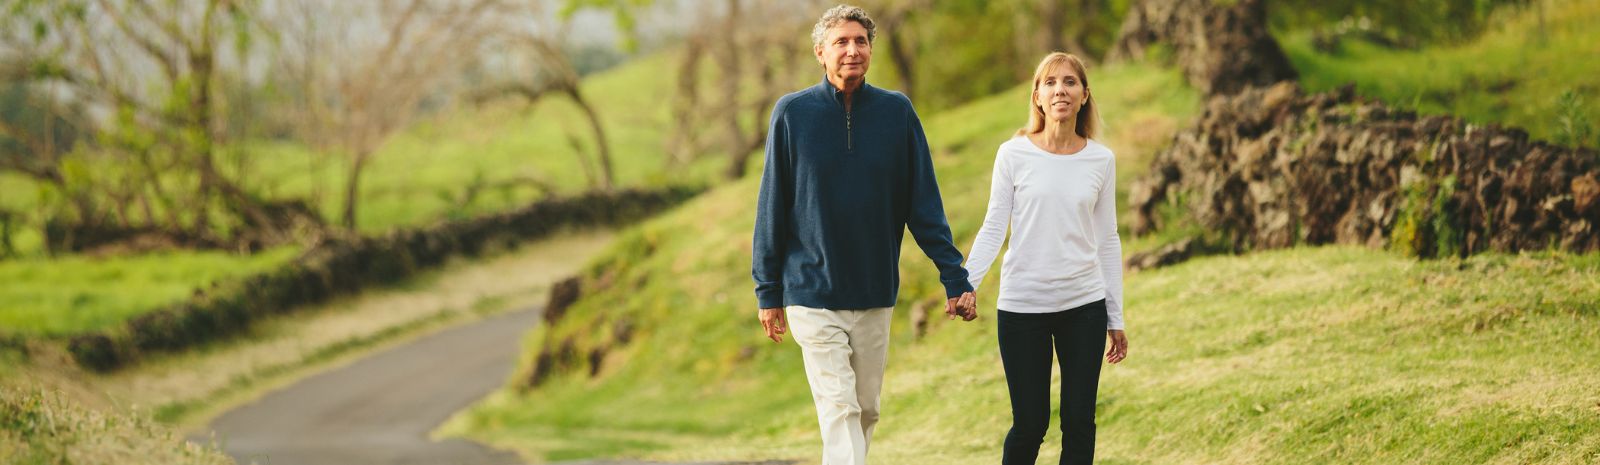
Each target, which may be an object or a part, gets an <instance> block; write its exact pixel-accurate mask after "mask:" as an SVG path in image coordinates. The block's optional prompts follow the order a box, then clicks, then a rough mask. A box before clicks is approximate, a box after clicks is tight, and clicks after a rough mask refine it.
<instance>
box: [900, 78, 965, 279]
mask: <svg viewBox="0 0 1600 465" xmlns="http://www.w3.org/2000/svg"><path fill="white" fill-rule="evenodd" d="M902 98H904V97H902ZM906 112H907V113H908V117H909V118H910V119H911V121H910V122H909V123H908V124H910V126H911V130H910V131H909V132H910V134H908V136H909V137H911V141H910V147H911V153H910V157H911V160H910V161H911V163H910V165H911V173H910V181H911V182H910V184H911V185H910V189H911V201H910V203H911V205H910V212H909V213H910V215H909V217H908V218H907V219H906V227H907V228H908V229H910V230H911V236H912V237H914V238H916V240H917V245H918V246H919V247H922V253H923V254H926V255H927V256H928V258H929V259H930V260H933V263H934V265H936V266H938V267H939V282H940V283H942V284H944V292H945V297H947V298H954V297H957V296H960V295H961V294H962V293H965V292H970V291H972V285H971V284H969V283H968V282H967V270H966V269H965V268H962V267H961V251H960V250H958V249H956V245H955V240H954V239H951V236H950V223H949V222H947V221H946V220H945V216H944V201H943V200H942V199H940V197H939V182H938V180H937V179H936V178H935V177H934V173H933V156H932V155H930V154H929V152H928V138H927V136H926V135H924V134H923V132H922V121H920V120H918V119H917V113H916V111H915V110H913V109H911V102H910V101H909V100H907V101H906Z"/></svg>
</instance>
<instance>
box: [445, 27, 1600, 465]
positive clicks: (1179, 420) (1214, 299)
mask: <svg viewBox="0 0 1600 465" xmlns="http://www.w3.org/2000/svg"><path fill="white" fill-rule="evenodd" d="M1564 5H1565V4H1564ZM1589 5H1590V4H1588V3H1583V4H1572V5H1570V6H1564V7H1563V8H1567V9H1571V10H1572V11H1565V10H1555V11H1554V12H1553V13H1552V15H1551V18H1550V19H1551V21H1552V23H1553V24H1554V25H1553V26H1552V27H1553V28H1556V30H1565V31H1575V32H1573V34H1591V32H1586V31H1587V30H1588V29H1591V28H1587V27H1585V26H1581V25H1584V24H1588V23H1586V22H1584V20H1583V18H1587V17H1589V16H1585V15H1584V14H1585V13H1584V12H1587V11H1590V9H1589V8H1590V7H1589ZM1563 13H1570V14H1563ZM1590 22H1592V21H1590ZM1534 24H1536V23H1534V22H1532V21H1530V20H1527V19H1526V18H1522V17H1519V18H1517V20H1516V21H1510V22H1507V23H1506V24H1505V25H1504V26H1502V28H1501V30H1498V31H1497V32H1491V33H1489V34H1487V35H1485V36H1484V37H1483V38H1482V39H1480V40H1479V41H1476V42H1474V43H1471V44H1466V45H1463V46H1459V47H1456V48H1452V49H1448V50H1424V51H1418V52H1397V51H1383V50H1370V49H1359V48H1357V49H1356V51H1357V52H1358V53H1365V54H1367V55H1358V54H1351V55H1345V56H1343V57H1340V56H1331V55H1321V54H1319V53H1320V52H1314V51H1311V50H1310V49H1309V47H1308V46H1304V45H1295V44H1294V43H1293V42H1291V43H1290V45H1289V48H1290V50H1291V54H1292V56H1295V59H1296V63H1297V66H1300V67H1301V70H1302V72H1303V73H1304V74H1305V77H1304V79H1305V82H1306V83H1307V86H1308V87H1310V88H1312V89H1313V90H1315V89H1320V88H1325V87H1328V86H1331V85H1334V84H1329V83H1337V82H1341V81H1343V80H1354V81H1355V82H1357V83H1359V85H1363V86H1366V85H1372V86H1373V87H1371V89H1385V88H1386V87H1383V86H1386V85H1394V86H1395V87H1394V89H1395V90H1392V91H1379V90H1369V87H1362V92H1363V93H1368V94H1369V95H1373V94H1376V95H1375V96H1376V97H1379V98H1382V99H1385V100H1391V99H1396V98H1397V97H1395V96H1400V97H1398V98H1402V99H1400V100H1398V102H1399V103H1404V102H1405V101H1407V100H1405V99H1411V98H1412V96H1414V95H1419V94H1424V93H1427V92H1444V91H1445V90H1444V89H1455V90H1453V91H1452V92H1456V93H1458V94H1460V95H1472V96H1474V97H1473V98H1480V97H1481V98H1488V99H1494V98H1499V97H1498V96H1497V95H1493V94H1491V91H1492V90H1493V89H1490V88H1487V87H1465V88H1463V87H1460V86H1459V85H1458V83H1459V82H1462V81H1460V79H1464V75H1465V74H1467V73H1474V72H1487V71H1483V70H1494V72H1497V73H1505V74H1515V73H1517V68H1516V67H1514V66H1507V67H1504V68H1505V69H1503V70H1502V69H1500V68H1498V67H1495V66H1492V65H1485V66H1484V67H1482V68H1479V67H1465V66H1461V67H1451V66H1432V67H1429V69H1428V70H1422V69H1421V68H1422V67H1417V69H1416V70H1410V68H1411V67H1409V66H1400V65H1401V64H1408V63H1409V64H1414V62H1415V61H1416V60H1418V58H1417V57H1418V56H1428V57H1438V58H1437V59H1439V60H1450V61H1449V62H1450V63H1471V62H1474V60H1491V59H1493V58H1494V57H1497V56H1502V55H1499V54H1507V53H1511V52H1508V51H1505V50H1504V49H1502V48H1500V45H1498V44H1497V43H1496V42H1497V41H1505V40H1506V39H1505V38H1506V37H1510V36H1516V35H1518V34H1527V33H1529V32H1530V30H1529V28H1530V27H1533V25H1534ZM1552 37H1565V38H1561V39H1559V40H1562V41H1565V42H1562V44H1564V45H1557V46H1555V47H1554V49H1555V50H1568V51H1571V50H1578V49H1582V48H1583V47H1591V46H1592V44H1594V43H1597V42H1595V41H1587V42H1585V41H1581V40H1579V41H1577V42H1571V40H1572V39H1571V37H1573V36H1558V35H1555V34H1552ZM1552 40H1557V39H1552ZM1519 43H1521V42H1519ZM1297 47H1298V48H1297ZM1346 53H1352V52H1346ZM1408 53H1410V54H1412V55H1407V54H1408ZM1527 54H1528V55H1531V56H1533V57H1534V58H1527V59H1528V60H1546V59H1549V60H1554V59H1555V57H1558V55H1546V54H1544V52H1542V51H1536V50H1529V51H1527ZM1380 55H1381V56H1380ZM1580 56H1581V55H1580ZM1363 57H1365V58H1368V59H1372V60H1389V63H1390V64H1391V65H1392V66H1389V67H1385V66H1382V65H1374V66H1340V65H1339V63H1341V61H1340V60H1349V61H1350V62H1359V61H1361V60H1363ZM1566 58H1572V56H1567V57H1566ZM1308 63H1310V64H1308ZM1317 63H1322V64H1323V65H1322V66H1317V65H1316V64H1317ZM1551 63H1552V64H1551V66H1557V62H1553V61H1552V62H1551ZM1559 66H1562V67H1564V68H1563V71H1562V72H1561V74H1557V76H1562V77H1560V78H1559V79H1566V80H1565V81H1557V80H1549V81H1545V80H1543V79H1544V78H1543V77H1535V76H1531V75H1530V76H1526V78H1527V81H1526V82H1532V83H1539V82H1543V84H1538V85H1535V84H1526V85H1525V87H1521V88H1525V89H1546V90H1539V91H1537V92H1535V94H1534V95H1535V97H1529V98H1534V99H1537V98H1543V96H1549V91H1548V89H1550V88H1552V84H1550V83H1554V82H1560V83H1564V84H1568V85H1571V86H1576V87H1578V88H1580V89H1596V88H1600V87H1594V86H1593V83H1596V82H1600V80H1597V79H1600V78H1595V77H1594V76H1595V73H1594V71H1597V69H1596V68H1595V66H1596V65H1595V64H1593V63H1592V62H1586V61H1572V60H1568V61H1565V62H1559ZM1428 71H1432V72H1434V73H1436V74H1440V75H1442V76H1438V77H1437V78H1436V79H1435V78H1433V77H1430V78H1428V79H1411V80H1407V79H1406V78H1405V76H1407V75H1413V74H1414V75H1418V76H1422V75H1428ZM1091 73H1092V74H1091V77H1090V80H1091V82H1092V85H1093V86H1094V87H1095V88H1096V89H1097V92H1096V95H1097V97H1098V98H1101V99H1103V100H1102V101H1101V103H1102V104H1103V105H1104V109H1103V114H1104V115H1105V117H1106V119H1107V120H1108V123H1109V124H1108V126H1109V127H1110V132H1109V133H1108V134H1107V135H1106V136H1105V137H1103V140H1104V141H1105V142H1106V143H1107V145H1109V146H1110V147H1112V148H1113V149H1114V150H1116V151H1117V152H1118V157H1119V163H1118V169H1119V173H1118V178H1119V187H1120V188H1123V189H1126V187H1127V185H1128V183H1127V180H1128V179H1130V178H1132V177H1134V176H1136V175H1137V174H1138V173H1140V172H1142V171H1143V170H1144V169H1145V165H1146V163H1147V161H1148V157H1149V156H1150V155H1151V154H1152V153H1153V152H1154V150H1156V149H1157V148H1158V147H1159V146H1161V145H1162V144H1164V143H1165V142H1166V141H1167V140H1168V138H1169V137H1170V135H1171V134H1172V133H1173V132H1174V131H1175V130H1176V129H1177V128H1179V127H1181V126H1182V125H1184V124H1186V123H1187V120H1188V118H1189V117H1190V116H1191V115H1193V114H1194V112H1195V111H1196V109H1197V107H1198V97H1197V96H1196V95H1194V93H1193V91H1191V90H1188V88H1187V87H1186V86H1184V85H1182V84H1181V82H1180V80H1179V78H1178V77H1177V76H1176V75H1175V74H1173V73H1171V72H1166V71H1161V70H1159V69H1156V68H1151V67H1147V66H1142V65H1115V66H1111V67H1106V68H1100V69H1095V70H1091ZM1585 73H1586V74H1585ZM1377 82H1382V83H1384V84H1383V85H1374V84H1370V83H1377ZM1384 92H1389V93H1387V94H1386V93H1384ZM1584 92H1591V93H1592V92H1593V91H1592V90H1588V91H1584ZM1026 93H1027V91H1026V88H1020V89H1016V90H1013V91H1009V92H1007V93H1005V94H1002V95H998V96H995V97H993V98H989V99H985V100H981V101H978V102H974V103H971V104H968V105H965V106H962V107H959V108H956V109H953V110H950V111H947V112H943V113H940V114H937V115H923V116H924V123H925V125H926V127H927V129H928V130H927V132H928V134H929V137H930V142H931V144H932V146H933V148H934V161H935V164H936V166H937V170H938V174H939V180H940V187H941V189H942V191H943V195H944V198H945V206H946V210H947V212H948V214H949V216H950V218H951V221H952V228H953V232H954V233H955V235H956V238H957V242H958V246H960V247H962V248H963V250H965V248H966V247H967V246H968V245H969V243H970V241H971V238H972V236H973V235H974V234H975V233H976V230H977V228H978V225H979V223H980V221H981V218H982V212H983V208H984V206H985V203H986V201H987V190H986V189H987V183H988V179H989V178H988V174H989V167H990V164H991V163H992V160H993V158H992V157H993V153H994V147H995V146H997V145H998V144H999V143H1000V142H1002V141H1004V140H1005V139H1006V138H1007V137H1009V135H1010V133H1011V131H1012V130H1014V129H1015V128H1016V127H1017V126H1019V125H1021V124H1022V122H1023V121H1024V116H1023V108H1024V107H1023V105H1024V103H1023V102H1025V101H1026ZM1485 95H1487V96H1485ZM1395 102H1396V101H1395V100H1391V103H1395ZM1541 105H1543V104H1541ZM1432 111H1450V112H1454V113H1458V114H1461V115H1462V116H1465V117H1468V118H1472V119H1475V120H1478V121H1499V122H1508V123H1511V124H1528V125H1533V126H1534V127H1535V128H1538V127H1544V128H1546V129H1534V134H1535V135H1536V136H1545V137H1548V136H1549V134H1550V133H1549V132H1548V128H1549V127H1550V126H1548V125H1547V124H1545V123H1542V122H1539V121H1535V120H1528V119H1516V118H1510V117H1508V116H1507V115H1506V114H1504V113H1503V112H1498V111H1496V110H1495V109H1494V107H1493V106H1475V105H1463V106H1460V107H1441V108H1438V109H1434V110H1432ZM1541 124H1544V126H1539V125H1541ZM1541 131H1543V132H1541ZM756 189H757V182H756V180H755V179H752V178H746V179H745V180H744V181H742V182H740V183H738V184H735V185H731V186H725V187H723V188H721V189H718V190H716V191H713V192H711V193H710V194H707V195H705V196H703V197H702V198H701V199H698V200H697V201H695V202H692V203H690V204H688V205H686V206H684V207H681V208H679V209H678V210H677V211H675V212H674V213H672V214H671V215H669V216H666V217H663V218H660V219H657V220H655V221H652V222H649V223H647V224H644V225H641V226H640V227H637V228H634V229H633V230H632V231H631V232H629V233H626V234H625V235H624V236H623V237H622V238H621V239H620V240H619V245H618V246H616V247H615V249H614V250H612V251H611V252H610V254H609V256H608V257H607V258H605V259H603V260H601V261H599V262H598V263H597V264H596V265H594V266H593V267H592V268H591V271H590V272H589V273H588V275H587V280H588V283H589V287H590V289H589V292H590V295H589V296H588V297H586V298H584V299H583V300H580V301H579V303H577V304H576V305H575V306H574V307H573V308H572V309H571V310H569V312H568V314H567V315H566V316H565V317H564V318H563V319H562V320H561V321H560V322H559V323H558V324H556V325H554V326H552V327H549V328H540V329H538V330H536V331H535V332H534V333H533V334H532V335H531V336H530V338H529V343H528V345H529V348H528V352H529V354H530V359H531V354H533V353H536V352H537V351H538V350H539V349H540V348H541V347H572V348H573V351H574V352H575V353H577V354H588V353H591V351H592V350H595V349H599V350H600V351H602V353H604V356H603V358H602V359H601V361H600V362H599V363H598V365H597V366H595V365H592V364H591V363H590V362H589V361H588V359H587V358H585V357H577V360H575V361H574V362H573V363H570V364H569V365H568V366H566V367H565V369H566V372H565V374H563V375H560V376H557V377H555V378H553V379H552V380H550V381H548V382H546V384H544V385H542V386H540V387H539V388H537V389H536V390H533V391H532V392H526V393H524V392H520V391H521V389H522V388H521V387H520V386H513V387H510V388H508V389H506V390H504V391H503V392H500V393H497V394H496V395H494V396H492V397H491V398H490V399H488V400H486V401H485V402H483V403H481V404H480V405H478V406H476V407H474V408H473V409H472V410H470V411H468V412H467V413H465V414H463V415H460V416H458V417H457V418H456V419H455V420H453V421H452V422H451V423H450V424H448V425H447V427H446V428H445V429H444V432H445V433H446V434H462V435H467V436H470V437H473V438H476V439H480V440H484V441H488V442H491V443H494V444H498V445H500V446H503V447H509V448H514V449H517V450H520V451H523V452H524V454H525V455H528V456H530V457H539V458H545V459H550V460H562V459H571V458H580V457H592V456H647V457H652V458H658V459H712V460H715V459H731V460H756V459H768V458H797V459H802V460H814V457H815V456H816V452H817V449H818V448H819V447H820V441H819V440H818V438H817V433H816V420H815V416H814V413H813V410H812V407H811V403H810V395H809V392H808V390H807V388H806V383H805V379H804V374H803V371H802V369H801V361H800V355H799V350H798V349H797V348H796V347H794V346H793V345H792V344H793V343H792V342H786V343H785V344H784V345H782V346H774V345H773V344H772V343H771V342H770V341H766V340H765V339H764V338H763V337H762V336H761V333H760V330H759V329H760V328H759V325H758V324H757V322H756V319H755V312H754V301H753V299H752V294H751V288H752V286H753V284H752V282H751V281H750V278H749V271H748V270H749V253H750V251H749V231H750V229H751V224H752V219H753V209H754V199H755V192H756ZM1122 200H1125V197H1124V196H1120V195H1119V201H1122ZM1163 240H1165V239H1163V238H1162V237H1147V238H1128V239H1125V243H1124V245H1125V251H1128V252H1131V251H1137V250H1142V249H1145V248H1148V247H1151V246H1154V245H1157V244H1159V243H1161V241H1163ZM902 254H903V256H904V257H906V258H905V260H904V261H903V262H902V265H901V272H902V278H903V279H902V281H903V283H904V285H903V286H902V289H901V294H900V296H901V297H900V302H898V305H897V316H896V319H895V323H894V325H895V326H894V329H893V334H894V336H893V340H892V344H891V349H890V362H889V366H890V368H889V373H888V378H887V380H886V381H885V405H884V420H883V423H881V424H880V428H879V430H878V435H877V437H876V440H875V443H874V447H873V456H874V462H875V463H889V464H899V463H904V464H911V463H917V464H921V463H983V462H995V461H998V459H999V444H1000V441H1001V439H1002V438H1003V436H1004V434H1005V428H1006V427H1007V426H1008V422H1009V411H1008V410H1007V409H1008V407H1007V405H1008V404H1007V399H1006V394H1005V387H1004V378H1003V373H1002V372H1001V369H1000V366H999V359H998V350H997V348H996V347H995V340H994V328H993V321H994V320H993V319H992V316H993V311H994V306H993V305H994V299H995V292H996V289H997V288H996V286H995V280H989V281H988V282H987V283H986V284H985V288H984V289H981V290H980V308H981V309H982V311H983V312H984V314H985V318H984V319H982V320H979V321H978V322H976V323H960V322H947V321H944V320H940V319H934V320H933V321H931V322H930V323H929V325H928V326H929V327H928V333H927V335H926V336H925V337H922V338H917V337H916V336H915V335H914V333H915V331H914V329H913V328H912V325H911V322H910V318H909V317H908V316H909V315H910V314H912V313H915V309H917V308H934V310H933V311H932V312H933V313H934V314H935V316H936V315H937V307H936V305H937V304H938V303H939V300H940V299H941V297H942V295H941V294H940V290H939V288H938V283H937V280H936V276H935V273H934V270H933V267H932V266H931V265H930V264H929V263H928V262H927V261H926V259H925V258H923V257H922V255H921V253H920V251H918V250H916V248H915V246H914V245H909V244H908V245H907V247H906V248H905V250H903V251H902ZM1126 286H1127V296H1128V297H1127V299H1128V302H1129V308H1128V310H1127V311H1128V321H1129V328H1130V338H1131V346H1132V347H1131V353H1132V358H1130V359H1129V361H1128V362H1125V364H1123V365H1121V366H1115V367H1110V368H1108V369H1107V370H1106V371H1105V375H1104V377H1103V379H1102V397H1101V400H1100V418H1099V420H1100V437H1101V438H1102V439H1101V443H1100V449H1099V450H1100V454H1099V455H1100V457H1102V459H1103V462H1104V463H1113V464H1116V463H1149V464H1170V463H1197V464H1198V463H1207V464H1210V463H1283V464H1298V463H1373V464H1376V463H1396V462H1399V463H1565V464H1580V463H1594V462H1596V461H1600V396H1597V394H1596V393H1595V392H1594V391H1593V389H1592V386H1595V385H1597V383H1600V359H1596V358H1595V357H1593V354H1594V353H1596V352H1597V349H1600V337H1597V336H1600V310H1597V306H1600V255H1597V254H1589V255H1583V256H1573V255H1564V254H1552V253H1536V254H1524V255H1483V256H1477V257H1473V258H1470V259H1467V260H1464V261H1455V260H1443V261H1428V262H1417V261H1414V260H1411V259H1408V258H1406V257H1404V256H1401V255H1399V254H1397V253H1390V252H1386V251H1381V250H1369V249H1360V248H1345V247H1329V248H1316V249H1308V248H1301V249H1290V250H1281V251H1272V252H1264V253H1258V254H1252V255H1247V256H1238V257H1213V258H1206V259H1200V260H1196V261H1193V262H1190V263H1187V264H1184V265H1181V266H1177V267H1173V268H1170V269H1162V270H1155V271H1149V272H1144V273H1139V274H1134V275H1131V276H1129V277H1128V278H1127V280H1126ZM624 340H626V341H627V342H625V343H624V342H623V341H624ZM520 378H522V377H520V376H519V380H518V381H514V382H520ZM1053 443H1059V432H1057V433H1052V435H1051V436H1049V437H1047V438H1046V439H1045V444H1053ZM1043 455H1044V457H1045V460H1047V461H1048V460H1054V457H1055V452H1054V451H1052V450H1049V448H1048V447H1047V448H1046V450H1045V453H1044V454H1043Z"/></svg>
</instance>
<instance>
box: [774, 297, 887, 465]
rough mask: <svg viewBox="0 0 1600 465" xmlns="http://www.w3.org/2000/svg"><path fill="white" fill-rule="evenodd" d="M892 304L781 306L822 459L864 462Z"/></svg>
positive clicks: (825, 462)
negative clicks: (813, 410) (813, 412)
mask: <svg viewBox="0 0 1600 465" xmlns="http://www.w3.org/2000/svg"><path fill="white" fill-rule="evenodd" d="M893 310H894V309H893V308H892V307H884V308H874V309H867V310H824V309H817V308H810V307H803V306H799V305H791V306H789V307H787V308H786V314H787V316H788V319H789V329H790V330H791V331H792V332H793V334H794V340H795V342H796V343H799V344H800V349H801V353H802V354H804V357H805V364H806V380H807V381H808V382H810V384H811V398H812V400H814V401H815V402H816V404H817V424H818V425H819V426H821V427H822V465H865V464H866V463H867V443H868V442H871V441H872V430H873V428H874V427H875V426H877V424H878V393H879V391H881V390H882V388H883V369H884V367H885V365H886V364H887V363H888V358H889V316H890V315H891V312H892V311H893Z"/></svg>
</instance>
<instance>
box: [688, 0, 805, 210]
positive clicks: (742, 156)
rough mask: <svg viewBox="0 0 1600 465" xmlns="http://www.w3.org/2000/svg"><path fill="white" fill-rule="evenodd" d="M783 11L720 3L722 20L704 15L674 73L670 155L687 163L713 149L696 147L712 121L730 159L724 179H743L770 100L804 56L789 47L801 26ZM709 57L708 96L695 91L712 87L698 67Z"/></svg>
mask: <svg viewBox="0 0 1600 465" xmlns="http://www.w3.org/2000/svg"><path fill="white" fill-rule="evenodd" d="M783 8H784V7H783V4H782V3H781V2H777V1H773V0H725V3H724V9H723V11H722V12H721V13H722V14H721V15H707V16H703V17H702V19H701V21H702V24H701V25H699V26H697V27H694V28H693V30H694V32H692V33H691V35H690V37H689V38H688V43H689V46H688V47H687V49H686V50H685V53H684V54H683V55H682V60H683V61H682V62H681V64H680V66H679V75H678V88H679V91H678V92H677V94H676V95H674V98H675V99H676V100H675V101H674V104H673V108H674V110H673V111H674V120H675V126H676V127H675V128H674V131H673V132H674V134H673V135H670V136H669V139H668V142H669V145H668V152H669V153H673V154H675V155H674V156H675V157H677V158H682V159H685V160H687V159H691V158H694V156H692V155H683V154H696V153H703V152H706V151H711V150H713V149H712V148H711V147H707V146H702V145H701V141H704V140H706V139H705V138H704V137H703V136H705V134H703V133H701V132H700V131H704V130H706V129H705V127H706V126H707V125H705V124H703V123H704V122H705V121H707V120H708V118H709V119H712V120H715V121H717V122H718V124H717V126H720V127H721V131H722V133H723V135H722V137H721V138H720V145H721V148H722V150H721V151H722V152H723V153H724V154H726V155H727V157H728V165H727V169H726V170H725V171H724V175H725V176H726V177H727V178H729V179H738V178H739V177H742V176H744V172H745V170H746V168H747V166H748V165H749V160H750V155H751V154H752V153H754V152H755V151H756V150H758V149H760V148H761V146H762V144H763V143H765V142H766V138H767V124H766V123H767V119H766V117H767V116H768V112H769V111H770V110H771V109H772V103H773V101H775V100H776V99H777V98H778V96H780V95H782V94H783V92H784V91H785V90H786V89H785V88H784V87H783V84H784V83H787V82H788V78H790V77H791V76H792V74H793V71H794V70H795V69H796V68H797V66H798V61H799V58H801V57H803V56H805V55H806V51H805V50H801V49H797V48H796V47H795V45H796V44H798V43H799V42H798V41H796V40H794V39H795V38H796V37H800V36H802V35H803V33H802V29H803V27H802V25H801V24H800V23H799V22H798V21H795V18H794V17H792V16H791V15H788V14H786V12H785V11H784V10H783ZM709 44H716V45H715V46H711V45H709ZM707 58H709V59H711V61H712V64H713V65H715V69H716V70H717V71H718V73H717V76H716V78H715V79H714V82H715V85H714V86H712V92H709V93H703V92H701V89H699V86H701V85H706V84H707V83H708V82H709V81H712V80H711V79H708V78H706V77H703V75H702V72H703V70H702V68H701V64H700V62H701V60H704V59H707ZM751 84H754V86H753V87H754V88H753V89H752V88H751V87H749V86H750V85H751Z"/></svg>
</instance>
